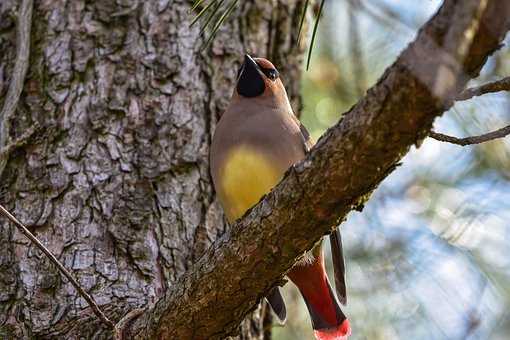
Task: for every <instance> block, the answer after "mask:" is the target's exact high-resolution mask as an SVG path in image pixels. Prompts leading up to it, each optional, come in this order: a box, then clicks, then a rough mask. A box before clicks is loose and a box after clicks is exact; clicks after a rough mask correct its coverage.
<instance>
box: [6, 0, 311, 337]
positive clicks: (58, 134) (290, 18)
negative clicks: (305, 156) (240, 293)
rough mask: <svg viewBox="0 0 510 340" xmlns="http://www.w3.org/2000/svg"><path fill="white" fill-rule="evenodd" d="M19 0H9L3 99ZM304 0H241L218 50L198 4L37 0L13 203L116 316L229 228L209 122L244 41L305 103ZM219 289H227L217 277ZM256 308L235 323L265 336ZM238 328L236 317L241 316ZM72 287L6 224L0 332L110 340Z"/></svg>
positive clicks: (12, 160) (9, 178) (166, 282)
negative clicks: (205, 46)
mask: <svg viewBox="0 0 510 340" xmlns="http://www.w3.org/2000/svg"><path fill="white" fill-rule="evenodd" d="M18 3H19V1H14V0H4V1H2V2H1V3H0V49H1V50H2V53H1V54H0V104H2V98H3V97H4V95H5V92H6V91H7V88H8V84H9V81H10V79H11V78H12V74H11V72H12V67H13V64H14V59H15V51H16V48H15V41H16V36H15V35H16V29H15V26H16V14H17V13H18ZM301 5H302V1H292V0H275V1H265V0H258V1H255V0H253V1H243V2H242V4H241V6H239V8H238V9H237V12H236V13H234V15H233V17H232V18H233V19H231V20H228V21H227V22H225V23H224V25H223V28H222V29H221V30H220V32H219V34H218V36H217V38H216V40H215V41H214V43H213V45H212V47H211V49H209V50H206V51H205V52H199V47H200V42H201V38H200V37H199V27H198V26H195V27H192V28H190V27H188V24H189V22H190V19H191V17H190V14H189V13H188V10H189V6H190V1H178V0H176V1H165V0H160V1H136V0H134V1H129V0H126V1H124V0H122V1H111V0H106V1H103V0H101V1H84V0H73V1H64V0H60V1H36V2H35V5H34V11H33V13H34V14H33V25H32V34H31V41H32V46H31V55H30V68H29V71H28V74H27V77H26V81H25V86H24V90H23V94H22V97H21V100H20V104H19V105H18V107H17V112H16V115H15V117H14V118H13V119H12V120H11V122H10V123H11V124H10V130H9V131H8V133H9V137H10V139H11V140H14V139H15V138H16V137H18V136H20V135H22V134H23V133H24V131H26V130H27V129H29V128H31V127H32V126H33V125H34V124H38V126H40V127H41V128H40V129H38V133H36V134H32V136H31V138H30V140H28V141H27V142H26V143H24V145H22V146H21V147H19V148H18V149H17V150H14V151H12V152H11V153H10V157H9V160H8V163H7V165H6V168H5V170H4V172H3V174H2V176H1V182H0V192H3V195H2V196H1V201H2V202H3V203H5V204H6V206H7V207H8V208H9V209H10V210H11V211H12V212H13V213H14V214H15V215H16V216H17V217H19V219H20V220H21V221H22V222H24V223H25V224H27V225H28V226H29V227H30V228H31V230H32V231H33V232H34V233H35V234H36V235H37V237H38V238H39V239H40V240H41V241H42V242H43V243H45V244H46V245H47V247H48V248H49V249H50V250H51V251H52V252H53V253H54V254H55V255H56V256H57V257H58V258H59V259H60V260H61V261H62V262H63V263H64V265H65V266H66V267H67V268H69V269H71V270H72V271H73V272H74V274H75V276H76V277H77V278H78V279H79V282H80V283H81V284H82V285H83V286H84V287H85V289H86V290H87V291H88V292H89V293H91V294H92V295H93V296H94V297H95V299H96V300H97V301H98V303H99V304H100V305H102V306H103V308H104V309H105V311H106V313H107V314H108V316H109V317H110V318H111V319H113V320H118V319H119V318H120V317H121V316H123V315H124V314H125V313H126V312H127V311H129V310H132V309H133V308H135V307H139V306H144V305H147V304H148V303H150V302H151V301H155V300H157V299H158V298H159V297H160V296H162V295H163V294H164V292H165V291H166V290H168V289H172V288H173V285H174V284H175V282H176V280H177V278H178V277H179V276H181V275H182V274H183V273H184V272H185V271H187V270H188V269H189V268H191V267H192V264H193V263H194V262H195V261H196V260H197V259H198V258H199V257H200V256H201V255H202V254H203V252H204V251H205V249H207V248H208V246H209V245H210V244H211V242H212V241H214V240H215V239H216V238H217V237H218V236H219V235H222V234H223V233H224V232H225V231H226V230H227V229H226V228H227V226H226V224H225V222H224V219H223V215H222V212H221V209H220V208H219V205H218V203H217V202H216V201H215V199H214V193H213V190H212V187H211V182H210V178H209V171H208V147H209V143H210V139H211V132H212V131H213V130H214V126H215V124H216V121H217V119H218V117H219V115H220V114H221V112H222V111H223V110H224V108H225V106H226V104H227V102H228V99H229V97H230V95H231V91H232V88H233V85H234V78H235V76H236V72H237V68H238V66H239V65H240V62H242V59H243V58H242V56H243V54H244V53H246V52H249V53H251V54H253V55H260V56H268V57H269V58H271V59H273V60H274V61H275V63H276V64H277V65H279V66H281V67H280V68H281V69H282V74H284V75H285V79H286V80H287V81H286V83H287V84H288V85H289V87H288V91H289V93H290V94H291V95H292V96H293V104H294V105H295V107H296V108H298V107H299V99H298V97H297V93H298V87H299V85H298V84H299V75H300V65H301V61H302V58H301V55H302V51H300V50H299V49H298V48H296V44H295V41H296V38H297V37H296V34H297V32H296V33H292V32H294V31H295V30H294V29H293V28H294V27H296V25H297V24H296V23H297V22H298V20H299V15H300V8H301ZM218 289H221V287H218ZM266 314H267V313H265V310H264V309H262V308H257V309H256V310H255V311H254V313H253V314H252V315H250V316H249V317H248V319H247V320H246V321H245V322H244V323H242V324H241V325H240V326H239V327H237V326H236V331H235V332H233V333H239V334H240V335H239V337H240V338H245V339H248V338H250V339H258V338H262V337H263V336H264V329H263V325H262V322H263V319H264V317H265V315H266ZM238 325H239V324H238ZM111 335H112V334H111V332H110V330H108V329H106V328H104V327H103V325H102V324H101V323H99V322H98V320H97V319H96V318H95V316H94V315H93V314H92V313H91V311H90V309H89V308H88V307H87V305H86V303H85V302H84V301H83V299H81V298H79V297H78V296H77V293H76V291H75V290H74V289H73V287H72V286H71V285H70V284H69V283H68V282H67V281H65V280H62V278H61V276H60V275H59V273H58V272H57V271H56V269H55V268H54V267H53V266H51V265H50V264H49V263H48V261H47V259H46V258H45V257H44V256H43V255H42V254H41V253H40V252H39V251H38V250H36V249H35V248H34V247H33V246H32V245H31V244H30V243H29V242H28V241H27V240H26V239H25V238H24V237H23V236H22V235H21V234H19V233H18V232H17V231H16V230H15V229H14V227H13V226H12V225H10V224H9V223H8V222H7V221H5V220H4V219H2V220H0V338H2V339H4V338H8V339H10V338H22V337H23V338H30V337H36V338H60V339H62V338H65V339H73V338H108V337H111Z"/></svg>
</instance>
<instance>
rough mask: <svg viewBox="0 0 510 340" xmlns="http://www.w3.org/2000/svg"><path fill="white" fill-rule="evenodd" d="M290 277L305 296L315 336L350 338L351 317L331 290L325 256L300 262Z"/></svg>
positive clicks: (337, 339) (329, 338)
mask: <svg viewBox="0 0 510 340" xmlns="http://www.w3.org/2000/svg"><path fill="white" fill-rule="evenodd" d="M288 276H289V278H290V279H291V281H292V282H294V284H295V285H296V286H297V287H298V288H299V291H300V292H301V295H303V298H304V300H305V303H306V306H307V307H308V312H309V313H310V318H311V320H312V326H313V329H314V334H315V337H316V338H317V339H318V340H333V339H335V340H345V339H347V337H348V336H349V335H350V334H351V327H350V325H349V320H347V318H346V316H345V314H344V313H343V312H342V310H341V309H340V304H339V303H338V300H337V298H336V296H335V294H334V293H333V290H332V289H331V284H330V283H329V280H328V277H327V275H326V270H325V269H324V260H323V258H322V256H318V257H317V258H315V259H314V261H313V262H312V263H310V264H304V265H302V264H298V265H297V266H295V267H294V268H293V269H292V270H291V271H290V272H289V274H288Z"/></svg>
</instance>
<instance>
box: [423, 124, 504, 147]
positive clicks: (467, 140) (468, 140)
mask: <svg viewBox="0 0 510 340" xmlns="http://www.w3.org/2000/svg"><path fill="white" fill-rule="evenodd" d="M508 135H510V125H508V126H505V127H503V128H501V129H498V130H495V131H491V132H489V133H485V134H483V135H478V136H470V137H464V138H458V137H453V136H448V135H445V134H442V133H437V132H434V131H432V132H431V133H430V134H429V136H430V137H432V138H434V139H435V140H438V141H440V142H447V143H452V144H457V145H461V146H466V145H473V144H480V143H485V142H488V141H491V140H494V139H498V138H504V137H506V136H508Z"/></svg>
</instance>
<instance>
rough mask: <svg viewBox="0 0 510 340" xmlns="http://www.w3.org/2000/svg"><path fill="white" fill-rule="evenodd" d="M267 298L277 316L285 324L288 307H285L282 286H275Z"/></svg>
mask: <svg viewBox="0 0 510 340" xmlns="http://www.w3.org/2000/svg"><path fill="white" fill-rule="evenodd" d="M266 299H267V302H269V305H270V306H271V309H272V310H273V312H274V313H275V314H276V316H278V319H279V320H280V323H282V324H284V323H285V320H286V319H287V309H286V308H285V301H284V300H283V296H282V293H281V292H280V287H278V286H277V287H273V289H271V291H270V292H269V295H268V296H266Z"/></svg>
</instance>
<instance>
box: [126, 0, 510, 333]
mask: <svg viewBox="0 0 510 340" xmlns="http://www.w3.org/2000/svg"><path fill="white" fill-rule="evenodd" d="M509 28H510V3H509V2H508V1H500V0H490V1H483V0H463V1H460V0H446V1H445V2H444V4H443V5H442V7H441V9H440V10H439V12H438V13H437V14H436V15H435V16H434V17H433V18H432V19H431V20H429V22H428V23H427V24H425V26H424V27H423V28H422V29H421V30H420V32H419V34H418V36H417V38H416V40H415V41H414V42H413V43H412V44H410V45H409V47H408V48H407V49H406V50H405V51H404V52H403V53H402V54H401V55H400V57H399V58H398V60H397V61H396V62H395V63H394V64H393V65H392V66H391V67H390V68H389V69H388V70H387V71H386V72H385V73H384V75H383V76H382V78H381V79H380V80H379V82H378V83H377V84H376V85H375V86H374V87H373V88H371V89H370V90H369V91H368V93H367V95H366V96H365V97H364V98H363V99H362V100H361V101H360V102H359V103H358V104H357V105H355V106H354V107H353V108H352V109H351V110H350V111H349V112H348V113H346V114H345V115H344V118H343V119H342V120H341V121H340V122H339V123H338V124H337V125H336V126H334V127H332V128H331V129H329V130H328V131H327V132H326V134H325V135H324V136H323V137H322V138H321V139H320V140H319V141H318V143H317V144H316V146H315V147H314V148H313V149H312V150H311V152H310V154H309V155H308V157H307V158H306V159H305V160H304V161H303V162H301V163H299V164H297V165H296V166H294V167H292V168H291V169H290V170H289V171H288V172H287V174H286V176H285V178H284V179H283V180H282V182H280V184H278V186H277V187H276V188H275V189H273V191H272V192H271V193H270V194H268V195H267V196H266V197H265V199H264V200H262V201H261V202H260V203H259V204H258V205H257V206H255V207H254V208H252V209H251V210H250V211H249V212H248V213H247V214H246V215H245V216H244V217H243V218H242V219H241V220H240V221H238V222H237V223H236V224H235V225H234V226H233V227H232V230H231V231H230V233H228V234H226V235H224V236H223V237H222V238H220V239H219V240H217V241H216V242H215V243H214V244H213V245H212V246H211V248H210V249H209V250H208V251H207V252H206V253H205V254H204V256H203V257H202V258H201V259H200V260H199V261H198V262H197V263H195V265H194V266H193V267H192V268H191V270H190V272H189V273H187V274H186V275H183V276H182V277H181V278H180V279H179V280H178V281H177V282H176V284H175V285H174V286H173V287H172V289H169V290H168V291H167V292H166V293H165V294H164V296H163V297H162V298H161V299H160V300H159V301H157V302H156V304H155V305H153V306H150V307H148V308H147V309H146V311H145V312H144V313H142V314H141V316H140V317H139V318H138V319H136V320H134V322H133V324H132V326H131V327H130V330H129V333H130V335H131V336H132V338H137V339H145V338H163V339H218V338H222V337H225V336H227V335H229V334H231V333H232V332H233V331H234V329H235V328H236V326H237V325H238V324H239V323H240V322H241V320H242V319H243V317H244V316H245V315H247V313H248V312H249V311H251V310H253V309H254V307H255V306H256V304H257V302H258V301H260V299H261V298H262V297H263V296H264V295H265V294H267V292H268V291H269V289H270V288H271V287H272V286H273V285H274V284H275V283H277V282H279V281H280V280H281V279H282V277H283V275H284V274H285V272H286V271H287V270H289V269H290V268H291V267H292V265H293V264H294V263H295V261H296V259H298V258H299V257H300V256H301V255H302V254H303V252H304V251H305V250H307V249H311V248H312V247H313V245H314V244H315V243H316V242H317V241H318V240H319V239H320V238H321V237H322V236H323V235H324V234H326V233H329V232H330V231H331V228H332V227H333V226H335V225H337V224H338V222H340V221H342V220H343V219H345V218H346V215H347V213H349V212H350V211H351V210H353V209H356V208H358V209H359V208H360V207H362V205H363V203H364V202H365V201H366V200H367V199H368V197H369V195H370V193H371V192H372V191H373V190H374V189H375V188H376V187H377V185H378V184H379V183H380V182H381V181H382V180H383V179H384V178H385V177H386V176H387V175H388V174H389V173H390V172H391V171H393V170H394V169H395V167H396V166H397V164H398V162H399V161H400V160H401V158H402V157H403V156H404V155H405V154H406V153H407V151H408V150H409V148H410V147H411V146H412V145H415V144H419V143H420V142H421V140H422V139H423V138H425V137H426V136H427V135H428V133H429V132H430V129H431V126H432V123H433V121H434V119H435V118H436V117H438V116H440V115H441V114H442V113H443V112H445V111H446V110H447V109H448V108H449V107H451V105H452V104H453V102H454V99H455V98H456V97H457V96H458V95H459V93H460V92H461V91H462V89H463V88H464V87H465V85H466V83H467V81H468V80H469V79H471V78H473V77H475V76H477V75H478V72H479V71H480V69H481V67H482V66H483V65H484V63H485V62H486V60H487V57H488V56H489V55H490V54H491V53H493V52H494V51H495V50H497V49H498V47H499V46H500V43H501V41H502V40H503V38H504V36H505V34H506V32H507V30H508V29H509Z"/></svg>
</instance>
